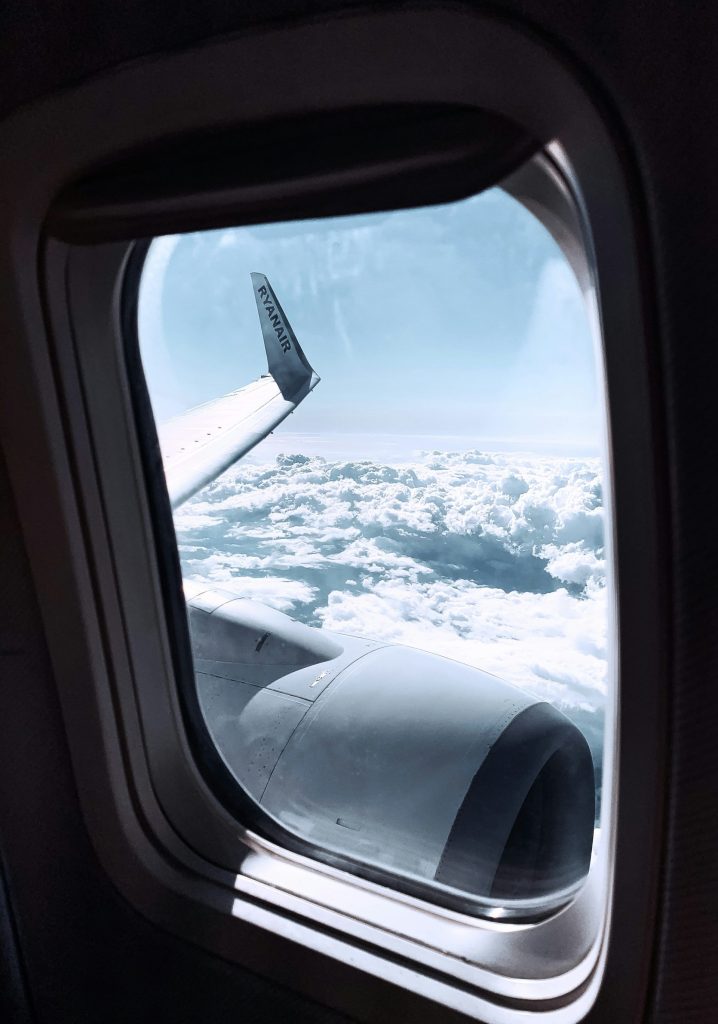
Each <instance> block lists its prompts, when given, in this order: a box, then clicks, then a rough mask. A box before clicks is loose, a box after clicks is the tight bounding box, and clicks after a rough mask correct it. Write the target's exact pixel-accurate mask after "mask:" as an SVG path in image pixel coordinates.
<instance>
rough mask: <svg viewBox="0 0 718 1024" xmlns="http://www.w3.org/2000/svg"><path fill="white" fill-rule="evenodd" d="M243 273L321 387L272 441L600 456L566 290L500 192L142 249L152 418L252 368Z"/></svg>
mask: <svg viewBox="0 0 718 1024" xmlns="http://www.w3.org/2000/svg"><path fill="white" fill-rule="evenodd" d="M255 270H256V271H261V272H263V273H265V274H267V276H268V277H269V279H270V281H271V283H272V286H273V288H274V290H275V291H276V293H277V296H278V297H279V299H280V301H281V303H282V305H283V307H284V310H285V312H286V314H287V316H288V317H289V319H290V322H291V323H292V326H293V327H294V330H295V332H296V334H297V337H298V338H299V340H300V342H301V343H302V346H303V348H304V351H305V353H306V355H307V357H308V358H309V360H310V362H311V363H312V365H313V366H314V367H315V369H316V370H317V372H318V373H319V375H320V376H321V378H322V382H321V384H320V385H319V386H318V388H317V389H316V390H315V391H314V392H313V393H312V394H311V395H310V396H309V397H308V399H307V400H306V401H305V402H304V404H303V405H302V406H301V407H300V408H299V409H298V410H297V412H296V413H295V414H294V416H293V417H292V418H291V419H290V420H289V421H288V422H287V423H286V424H284V425H283V426H282V427H281V428H279V431H278V433H277V438H276V442H277V443H280V442H281V438H280V437H279V433H280V432H281V434H282V438H283V439H284V440H285V441H286V442H287V443H289V442H291V439H292V438H291V436H290V435H302V436H305V437H306V436H308V435H312V436H314V437H315V439H316V438H317V437H319V438H322V437H329V436H332V437H334V436H336V435H346V436H347V437H349V436H353V437H354V438H355V441H354V443H355V444H356V437H357V435H360V436H362V437H364V438H365V439H366V440H365V443H366V445H367V447H368V449H371V447H372V445H373V444H380V443H381V441H382V439H383V440H386V438H388V437H394V436H397V435H399V436H402V435H408V436H409V438H410V439H411V438H416V439H420V442H419V443H420V445H421V446H422V447H426V446H427V442H429V445H428V446H432V447H433V446H436V447H453V448H458V447H467V446H472V445H473V446H479V447H487V448H489V447H492V446H493V447H494V448H497V447H505V446H509V447H519V448H523V449H527V450H531V449H536V450H546V449H547V448H552V449H555V450H562V449H565V450H567V451H569V450H570V451H585V452H586V453H592V452H596V451H598V450H599V449H600V445H601V403H600V391H599V387H598V379H597V373H596V368H595V353H594V348H593V341H592V338H591V332H590V328H589V324H588V319H587V314H586V310H585V306H584V303H583V299H582V296H581V294H580V290H579V287H578V284H577V282H576V281H575V279H574V277H573V275H572V273H571V270H570V269H569V267H568V264H567V263H566V261H565V259H564V257H563V256H562V254H561V252H560V250H559V249H558V246H557V245H556V243H555V242H554V241H553V240H552V238H551V237H550V235H549V234H548V232H547V231H546V230H545V228H544V227H543V226H542V225H541V224H540V223H539V222H538V221H537V220H536V219H535V218H534V217H533V216H532V215H531V214H530V213H529V212H528V211H527V210H525V209H524V208H523V207H522V206H521V205H520V204H518V203H517V202H516V201H515V200H513V199H511V198H510V197H509V196H508V195H506V194H505V193H504V192H502V191H500V190H499V189H492V190H490V191H488V192H485V193H483V194H482V195H480V196H477V197H474V198H472V199H469V200H464V201H462V202H459V203H452V204H448V205H443V206H434V207H428V208H423V209H418V210H408V211H397V212H393V213H388V214H372V215H366V216H364V215H362V216H355V217H342V218H331V219H327V220H313V221H302V222H296V223H284V224H275V225H265V226H261V227H249V228H236V229H230V230H222V231H213V232H199V233H195V234H188V235H182V236H174V237H167V238H161V239H158V240H157V241H156V242H155V243H154V244H153V247H152V249H151V250H150V254H149V256H148V261H147V264H146V268H145V273H144V276H143V281H142V286H141V294H140V340H141V345H142V353H143V361H144V365H145V371H146V374H147V379H148V384H149V388H150V393H151V395H152V398H153V402H154V406H155V413H156V416H157V418H158V419H159V420H162V419H166V418H168V417H169V416H172V415H175V414H177V413H178V412H181V411H182V410H183V409H186V408H189V407H191V406H193V405H196V404H198V403H199V402H203V401H207V400H208V399H211V398H213V397H217V396H219V395H222V394H225V393H226V392H227V391H229V390H232V389H234V388H237V387H240V386H241V385H242V384H245V383H248V382H249V381H250V380H253V379H254V378H256V377H257V376H259V374H260V373H262V372H264V371H265V370H266V363H265V362H264V352H263V346H262V339H261V334H260V330H259V324H258V320H257V313H256V309H255V305H254V298H253V293H252V287H251V282H250V278H249V274H250V272H251V271H255ZM432 439H433V443H432ZM450 439H453V440H450ZM367 454H371V451H370V450H367Z"/></svg>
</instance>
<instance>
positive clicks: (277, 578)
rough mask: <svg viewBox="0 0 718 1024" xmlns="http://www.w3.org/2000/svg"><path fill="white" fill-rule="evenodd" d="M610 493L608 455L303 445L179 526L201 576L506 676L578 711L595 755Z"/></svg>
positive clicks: (181, 516) (181, 517)
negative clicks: (389, 458)
mask: <svg viewBox="0 0 718 1024" xmlns="http://www.w3.org/2000/svg"><path fill="white" fill-rule="evenodd" d="M601 494H602V491H601V480H600V462H599V460H597V459H595V460H594V459H570V458H558V457H555V456H536V455H520V454H495V453H485V452H478V451H469V452H440V451H431V452H423V453H419V454H417V455H416V456H415V457H414V458H412V460H411V461H406V462H404V463H401V464H392V465H389V464H385V463H382V462H379V461H374V460H346V461H342V460H339V459H333V460H327V459H325V458H322V457H320V456H313V457H310V456H307V455H301V454H294V455H279V456H277V458H276V459H274V460H271V461H267V462H259V463H247V462H243V463H240V464H239V465H238V466H237V467H235V468H234V469H233V470H230V471H229V472H228V473H227V474H225V475H224V476H223V477H221V478H220V479H219V480H218V481H216V482H215V483H213V484H211V485H210V486H209V487H208V488H206V489H205V490H204V491H203V492H202V493H201V494H199V495H198V496H197V497H196V498H194V499H193V500H192V501H190V502H188V503H187V504H186V505H185V506H183V507H182V508H180V509H179V510H178V512H177V513H176V520H175V521H176V528H177V535H178V540H179V547H180V555H181V558H182V564H183V571H184V574H185V576H186V577H188V578H191V579H195V580H198V581H206V582H208V583H212V584H215V585H221V586H223V587H226V586H229V587H230V588H231V589H232V590H233V591H234V592H236V593H238V594H242V595H245V596H247V597H252V598H255V599H257V600H260V601H264V602H265V603H267V604H269V605H271V606H272V607H274V608H279V609H280V610H282V611H288V612H289V613H290V614H291V615H293V616H294V617H296V618H298V619H300V620H302V621H304V622H307V623H309V624H311V625H315V626H324V627H326V628H328V629H332V630H337V631H340V632H345V633H353V634H358V635H366V636H371V637H375V638H378V639H383V640H387V641H390V642H395V643H402V644H409V645H411V646H415V647H419V648H422V649H424V650H429V651H433V652H435V653H438V654H442V655H444V656H447V657H450V658H454V659H456V660H459V661H464V662H466V663H468V664H471V665H476V666H477V667H480V668H482V669H484V670H486V671H489V672H493V673H495V674H496V675H499V676H501V677H503V678H505V679H506V680H508V681H509V682H511V683H514V684H516V685H518V686H522V687H524V688H525V689H527V690H529V691H530V692H532V693H534V694H535V695H536V696H538V697H540V698H542V699H548V700H551V701H553V702H555V703H556V704H558V706H560V707H561V708H563V709H564V710H566V711H567V712H568V713H570V714H571V715H572V716H573V717H574V719H575V720H577V721H579V723H580V724H581V727H582V728H584V729H585V731H586V732H587V735H589V734H590V735H592V736H593V740H592V745H593V746H594V750H595V744H596V743H598V742H599V740H600V736H601V734H602V717H601V716H602V709H603V705H604V699H605V693H606V672H607V669H606V666H607V620H608V615H607V600H608V595H607V590H606V582H605V573H606V563H605V554H604V549H603V530H604V512H603V508H602V504H601ZM596 756H597V757H600V754H599V755H596Z"/></svg>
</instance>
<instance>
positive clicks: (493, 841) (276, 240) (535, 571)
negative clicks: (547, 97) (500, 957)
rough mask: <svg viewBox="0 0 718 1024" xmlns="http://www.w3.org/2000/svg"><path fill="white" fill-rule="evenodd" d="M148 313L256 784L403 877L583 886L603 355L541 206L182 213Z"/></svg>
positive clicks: (506, 898) (203, 600) (467, 890)
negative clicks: (206, 223) (214, 218)
mask: <svg viewBox="0 0 718 1024" xmlns="http://www.w3.org/2000/svg"><path fill="white" fill-rule="evenodd" d="M139 337H140V346H141V355H142V360H143V366H144V371H145V376H146V381H147V385H148V390H149V394H150V398H151V402H152V406H153V410H154V415H155V419H156V423H157V428H158V435H159V439H160V446H161V449H162V455H163V460H164V467H165V474H166V479H167V487H168V492H169V496H170V501H171V503H172V506H173V513H174V524H175V530H176V536H177V544H178V550H179V556H180V560H181V566H182V572H183V577H184V581H185V595H186V599H187V609H188V620H189V629H190V636H191V641H192V649H193V656H194V668H195V673H196V685H197V691H198V697H199V703H200V706H201V709H202V713H203V715H204V720H205V723H206V727H207V729H208V731H209V734H210V735H211V737H212V738H213V740H214V743H215V745H216V749H217V752H218V755H219V756H220V757H221V759H222V761H223V762H224V764H225V765H226V767H227V768H228V769H229V771H230V772H231V773H232V775H233V776H234V778H235V779H236V783H237V785H238V786H240V787H242V789H243V791H244V792H245V793H246V794H248V795H249V796H250V797H251V798H252V799H253V800H254V801H255V802H256V804H257V805H258V806H259V807H260V808H261V810H262V811H263V812H264V814H265V815H266V816H267V820H272V821H275V822H278V823H279V824H280V825H281V826H283V828H284V829H286V830H288V831H289V832H290V833H292V834H293V835H294V836H296V837H298V838H299V839H301V840H303V841H305V842H306V844H307V850H309V851H310V852H312V853H313V855H315V856H317V857H319V858H322V857H325V859H329V860H330V861H331V862H332V863H334V864H338V865H339V866H343V867H345V868H348V869H349V870H354V871H358V872H361V871H362V870H363V868H366V869H369V870H372V871H379V872H385V873H387V877H389V876H390V877H391V878H393V879H395V880H396V882H395V885H396V887H398V888H401V887H402V885H403V884H404V883H407V884H408V883H412V884H420V885H422V886H425V887H429V888H430V890H431V892H432V893H433V894H434V896H433V898H434V899H436V900H437V901H439V902H441V901H443V900H445V899H446V898H447V896H448V895H451V894H453V895H458V896H460V897H462V898H466V899H468V900H469V901H470V902H471V905H472V906H476V907H477V908H478V912H483V911H486V910H487V908H488V909H490V908H492V907H493V908H496V907H499V906H500V907H511V906H516V907H524V908H525V907H526V906H529V905H534V904H536V901H538V902H539V903H540V902H541V901H544V902H545V905H547V906H548V905H556V902H557V901H558V902H560V901H561V900H565V899H567V898H568V897H569V896H570V895H571V894H572V893H574V892H575V891H576V890H577V888H578V887H579V886H580V885H581V883H582V880H583V879H584V878H585V875H586V873H587V871H588V869H589V864H590V858H591V850H592V844H593V841H594V837H595V834H596V830H598V829H599V828H600V809H601V772H602V759H603V732H604V729H603V723H604V707H605V701H606V694H607V686H608V685H609V682H610V681H609V678H608V664H609V659H608V656H607V648H608V646H609V639H610V638H609V631H608V608H609V599H610V593H609V588H608V582H607V579H608V576H607V559H606V553H605V541H604V538H605V536H606V526H605V517H606V508H605V506H604V501H603V494H604V476H605V472H606V467H605V463H604V455H603V452H604V449H603V436H604V409H603V404H602V403H603V398H602V394H603V391H602V379H601V373H602V371H601V368H600V360H599V359H598V356H597V352H596V342H595V338H594V336H593V334H592V327H591V321H590V316H589V314H588V312H587V308H586V305H585V303H584V298H583V295H582V292H581V288H580V286H579V283H578V281H577V279H576V277H575V276H574V274H573V272H572V270H571V267H570V266H569V263H568V262H567V260H566V258H565V256H564V255H563V253H562V251H561V249H560V248H559V246H558V245H557V243H556V242H555V241H554V240H553V238H552V237H551V235H550V234H549V232H548V231H547V230H546V228H545V227H544V226H543V225H542V224H541V223H540V222H539V220H538V219H536V218H535V217H534V216H533V214H532V213H530V212H529V211H528V210H527V209H526V208H525V207H524V206H522V205H521V204H520V203H519V202H517V201H516V200H515V199H513V198H511V197H510V196H509V195H508V194H507V193H506V192H504V191H502V190H501V189H498V188H496V189H492V190H489V191H487V192H485V193H482V194H481V195H478V196H475V197H473V198H471V199H468V200H463V201H461V202H455V203H451V204H447V205H438V206H432V207H425V208H421V209H413V210H401V211H395V212H390V213H376V214H371V215H357V216H347V217H335V218H328V219H324V220H312V221H299V222H291V223H281V224H268V225H264V226H259V227H238V228H230V229H226V230H219V231H210V232H201V233H194V234H186V235H181V236H171V237H162V238H158V239H156V240H155V241H154V242H153V243H152V245H151V246H150V249H149V252H148V255H147V259H146V262H145V267H144V271H143V276H142V280H141V285H140V301H139ZM429 888H427V891H429ZM410 891H413V890H410ZM551 901H553V903H552V902H551ZM467 905H468V904H467ZM542 905H543V904H542Z"/></svg>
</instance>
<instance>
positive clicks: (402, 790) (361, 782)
mask: <svg viewBox="0 0 718 1024" xmlns="http://www.w3.org/2000/svg"><path fill="white" fill-rule="evenodd" d="M188 611H189V621H190V630H191V635H192V641H193V650H194V655H195V671H196V678H197V686H198V692H199V698H200V704H201V707H202V711H203V714H204V716H205V721H206V723H207V726H208V729H209V731H210V733H211V735H212V737H213V739H214V741H215V744H216V746H217V749H218V750H219V752H220V754H221V756H222V757H223V759H224V761H225V763H226V764H227V766H228V767H229V769H230V770H231V771H232V773H233V775H234V776H235V778H236V779H237V781H238V782H239V784H240V785H242V786H243V787H244V789H245V790H246V792H247V793H249V795H250V796H252V797H253V798H254V800H255V801H256V802H257V803H258V804H259V805H260V806H261V807H262V808H263V809H264V810H265V811H266V812H267V813H268V814H270V815H271V816H272V817H273V818H275V819H276V820H277V821H279V822H280V823H281V824H282V825H283V826H285V827H286V828H288V829H290V830H291V831H292V832H294V833H295V834H296V835H299V836H301V837H302V838H304V839H306V840H308V841H310V842H311V843H312V844H314V845H315V846H317V847H320V848H323V849H325V850H327V851H329V852H331V853H333V854H336V855H340V856H341V855H344V856H346V857H350V858H351V859H352V860H354V861H356V860H359V861H361V862H363V863H366V864H370V865H374V866H377V867H380V868H382V869H386V870H389V871H391V872H394V873H399V874H401V875H405V876H407V877H409V878H413V879H422V880H425V881H432V882H434V883H438V884H439V885H441V886H446V887H448V888H450V889H452V890H458V891H460V892H462V893H469V894H472V895H475V896H479V897H484V898H490V899H491V900H502V901H513V900H527V899H531V900H533V899H536V898H539V897H543V896H548V895H553V894H556V893H561V892H566V893H568V892H570V891H571V890H572V888H574V887H575V886H577V885H578V884H579V883H580V882H581V880H582V879H583V877H584V876H585V874H586V872H587V870H588V866H589V860H590V854H591V845H592V839H593V824H594V800H595V797H594V777H593V764H592V760H591V754H590V750H589V747H588V744H587V743H586V740H585V739H584V737H583V736H582V734H581V732H580V731H579V730H578V729H577V728H576V727H575V726H574V725H573V723H571V722H570V721H569V720H568V719H567V718H566V717H565V716H564V715H563V714H561V712H560V711H558V710H557V709H556V708H554V707H553V706H552V705H550V704H547V703H545V702H541V701H537V700H536V699H535V698H534V697H532V696H531V695H529V694H527V693H525V692H524V691H522V690H520V689H518V688H516V687H514V686H511V685H509V684H508V683H505V682H503V681H502V680H501V679H498V678H497V677H496V676H493V675H489V674H487V673H485V672H482V671H480V670H478V669H475V668H471V667H469V666H467V665H463V664H460V663H459V662H455V661H451V660H449V659H447V658H442V657H438V656H436V655H433V654H427V653H425V652H423V651H418V650H415V649H413V648H409V647H402V646H399V645H386V644H381V643H378V642H376V641H371V640H366V639H362V638H358V637H353V636H345V635H343V634H337V633H331V632H328V631H326V630H318V629H312V628H311V627H309V626H305V625H303V624H301V623H298V622H295V621H294V620H292V619H290V618H289V617H288V616H286V615H283V614H282V613H281V612H277V611H274V610H272V609H269V608H266V607H264V606H263V605H260V604H257V603H256V602H252V601H246V600H243V599H241V598H237V597H235V596H234V595H231V594H228V593H223V592H221V591H204V592H202V593H199V594H196V595H194V596H193V597H192V598H190V600H189V601H188Z"/></svg>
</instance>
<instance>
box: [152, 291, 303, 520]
mask: <svg viewBox="0 0 718 1024" xmlns="http://www.w3.org/2000/svg"><path fill="white" fill-rule="evenodd" d="M252 285H253V287H254V294H255V299H256V301H257V312H258V314H259V322H260V326H261V328H262V337H263V338H264V347H265V350H266V353H267V366H268V369H269V373H267V374H265V375H263V376H262V377H260V378H259V379H258V380H255V381H253V382H252V383H251V384H247V385H246V386H245V387H243V388H239V389H238V390H237V391H232V392H230V393H229V394H227V395H224V396H223V397H222V398H216V399H214V400H213V401H211V402H205V403H204V404H203V405H198V406H195V408H194V409H189V410H188V411H187V412H185V413H182V415H181V416H176V417H174V419H171V420H168V421H167V422H166V423H163V424H160V425H159V427H158V434H159V441H160V448H161V450H162V461H163V465H164V471H165V477H166V480H167V490H168V491H169V496H170V502H171V504H172V507H173V508H177V506H178V505H181V504H182V503H183V502H185V501H187V499H188V498H191V497H192V495H193V494H195V493H196V492H197V491H198V490H200V488H202V487H204V486H205V484H208V483H210V481H212V480H214V479H215V478H216V477H218V476H219V475H220V473H223V472H224V470H225V469H228V468H229V467H230V466H231V465H232V464H233V463H234V462H236V461H237V460H238V459H241V458H242V456H243V455H246V454H247V452H249V451H250V450H251V449H252V448H254V446H255V445H256V444H258V443H259V442H260V441H261V440H262V438H264V437H266V436H267V434H269V433H270V432H271V431H272V430H274V428H275V427H276V426H277V425H278V424H279V423H281V422H282V420H283V419H285V418H286V417H287V416H288V415H289V414H290V413H291V412H294V410H295V409H296V407H297V406H298V405H299V403H300V402H302V401H303V400H304V398H306V396H307V395H308V394H309V392H310V391H311V390H312V389H313V388H315V387H316V385H317V384H318V383H319V377H318V376H317V374H316V373H315V372H314V370H313V369H312V367H311V366H310V365H309V362H308V361H307V358H306V356H305V355H304V353H303V352H302V349H301V346H300V344H299V342H298V341H297V338H296V335H295V334H294V331H293V330H292V328H291V326H290V324H289V321H288V320H287V318H286V315H285V313H284V310H283V309H282V307H281V306H280V305H279V302H278V301H277V298H276V296H275V294H274V292H273V291H272V289H271V287H270V284H269V281H268V280H267V278H266V277H265V276H264V274H252Z"/></svg>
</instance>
